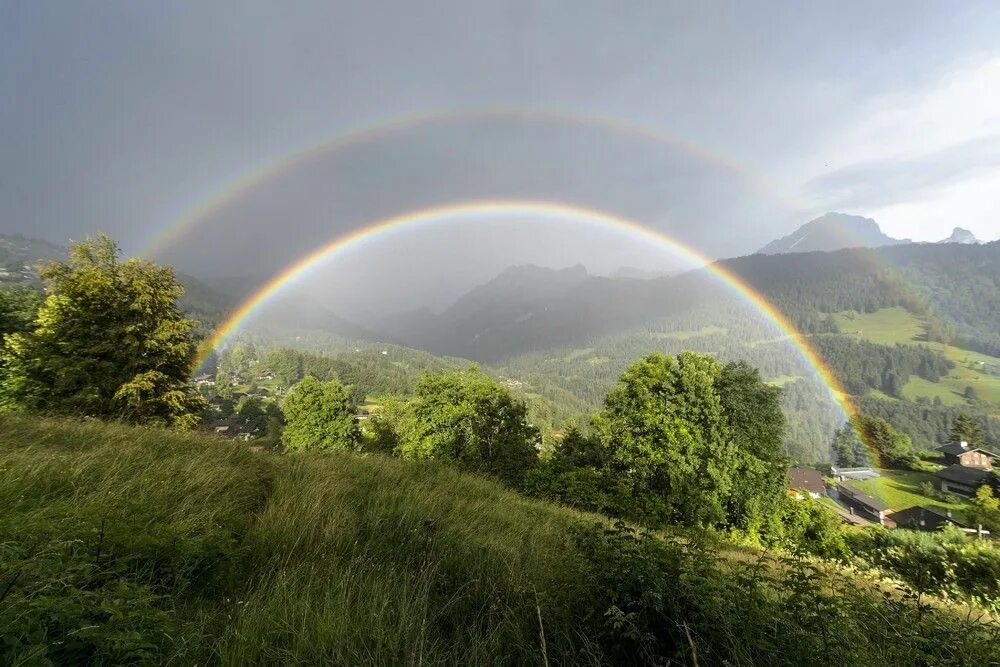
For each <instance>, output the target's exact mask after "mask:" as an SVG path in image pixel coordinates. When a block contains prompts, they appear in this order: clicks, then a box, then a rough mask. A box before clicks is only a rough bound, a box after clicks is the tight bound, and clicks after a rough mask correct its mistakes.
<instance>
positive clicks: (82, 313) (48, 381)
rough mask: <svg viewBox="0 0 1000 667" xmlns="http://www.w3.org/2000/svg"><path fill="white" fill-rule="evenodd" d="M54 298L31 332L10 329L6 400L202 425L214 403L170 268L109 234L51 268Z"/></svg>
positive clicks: (18, 406) (0, 397)
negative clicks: (135, 253) (194, 379)
mask: <svg viewBox="0 0 1000 667" xmlns="http://www.w3.org/2000/svg"><path fill="white" fill-rule="evenodd" d="M41 278H42V281H43V283H44V284H45V288H46V297H45V300H44V301H43V303H42V304H41V306H40V307H39V309H38V313H37V316H36V317H35V319H34V321H33V322H32V324H31V326H30V328H29V330H28V331H25V332H21V333H14V334H10V335H7V336H6V337H5V344H4V348H3V351H2V355H0V356H2V361H3V364H4V365H5V366H6V371H7V372H6V373H5V375H4V377H3V378H2V379H0V407H2V408H4V409H8V410H11V409H13V410H37V411H48V412H56V413H63V414H76V415H92V416H95V417H100V418H105V419H121V420H124V421H130V422H142V423H153V424H166V425H171V426H174V427H179V428H187V427H191V426H193V425H194V424H195V423H197V421H198V416H197V415H198V414H199V413H200V412H201V410H202V409H203V408H204V406H205V402H204V399H203V398H202V397H201V396H200V395H198V394H197V392H195V391H194V389H193V387H192V386H191V384H190V382H189V380H188V375H189V371H190V365H191V360H192V358H193V357H194V354H195V350H196V347H195V337H194V327H195V324H196V323H195V322H194V321H192V320H189V319H186V318H185V317H184V316H183V315H182V314H181V311H180V308H179V307H178V299H179V298H180V296H181V294H182V293H183V291H184V290H183V288H182V287H181V286H180V284H178V282H177V280H176V279H175V277H174V273H173V271H172V270H171V269H169V268H167V267H162V266H158V265H156V264H154V263H152V262H148V261H145V260H138V259H129V260H127V261H121V260H120V252H119V250H118V246H117V245H115V243H114V242H113V241H112V240H111V239H110V238H108V237H107V236H104V235H101V236H99V237H97V238H94V239H87V240H86V241H83V242H80V243H76V244H73V245H72V246H71V247H70V249H69V255H68V258H67V260H66V261H65V262H51V263H49V264H48V265H46V266H44V267H43V268H42V270H41Z"/></svg>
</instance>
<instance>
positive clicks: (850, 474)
mask: <svg viewBox="0 0 1000 667" xmlns="http://www.w3.org/2000/svg"><path fill="white" fill-rule="evenodd" d="M830 476H831V477H833V478H834V479H836V480H837V481H838V482H843V481H844V480H845V479H862V480H864V479H875V478H876V477H878V476H879V473H878V471H877V470H873V469H872V468H868V467H865V468H830Z"/></svg>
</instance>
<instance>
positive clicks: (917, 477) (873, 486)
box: [848, 470, 966, 521]
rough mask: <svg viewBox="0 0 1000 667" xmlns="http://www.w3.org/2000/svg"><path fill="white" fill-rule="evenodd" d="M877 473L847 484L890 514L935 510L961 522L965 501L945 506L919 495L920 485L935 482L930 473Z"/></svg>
mask: <svg viewBox="0 0 1000 667" xmlns="http://www.w3.org/2000/svg"><path fill="white" fill-rule="evenodd" d="M880 472H881V473H882V476H881V477H876V478H875V479H866V480H851V481H850V482H848V483H849V484H850V485H851V486H854V487H856V488H858V489H861V490H862V491H864V492H865V493H867V494H869V495H871V496H874V497H875V498H878V499H879V500H881V501H882V502H883V503H885V504H886V505H888V506H889V507H890V508H892V509H894V510H902V509H906V508H907V507H913V506H914V505H922V506H923V507H927V508H930V509H933V510H937V511H939V512H941V513H942V514H944V513H946V512H947V511H948V510H951V511H952V513H953V515H954V517H955V519H956V520H958V521H961V520H962V519H963V518H964V510H965V508H966V503H965V501H959V502H957V503H945V502H941V501H940V500H935V499H933V498H928V497H927V496H924V495H921V493H920V484H921V483H922V482H928V481H929V482H931V483H932V484H933V483H934V481H935V477H934V475H932V474H931V473H927V472H917V471H913V470H880Z"/></svg>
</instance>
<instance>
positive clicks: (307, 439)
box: [281, 375, 361, 451]
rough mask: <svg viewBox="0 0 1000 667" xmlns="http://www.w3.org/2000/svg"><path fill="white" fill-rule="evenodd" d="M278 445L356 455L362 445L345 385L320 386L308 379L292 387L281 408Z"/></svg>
mask: <svg viewBox="0 0 1000 667" xmlns="http://www.w3.org/2000/svg"><path fill="white" fill-rule="evenodd" d="M282 412H283V413H284V416H285V429H284V431H283V432H282V434H281V441H282V442H283V443H284V445H285V447H286V448H287V449H290V450H301V449H327V450H338V451H355V450H357V449H358V446H359V444H360V443H361V433H360V431H358V426H357V423H356V422H355V418H354V406H353V405H352V404H351V401H350V397H349V395H348V392H347V389H346V388H345V387H344V385H342V384H340V383H339V382H337V381H336V380H330V381H329V382H320V381H319V380H317V379H316V378H314V377H312V376H311V375H308V376H306V377H305V378H303V380H302V382H300V383H298V384H297V385H295V387H294V388H293V389H292V391H291V392H290V393H289V394H288V396H287V397H286V398H285V402H284V405H282Z"/></svg>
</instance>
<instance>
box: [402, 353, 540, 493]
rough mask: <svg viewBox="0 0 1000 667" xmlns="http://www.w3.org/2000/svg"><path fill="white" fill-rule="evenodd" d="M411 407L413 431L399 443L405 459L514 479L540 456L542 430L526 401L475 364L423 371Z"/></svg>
mask: <svg viewBox="0 0 1000 667" xmlns="http://www.w3.org/2000/svg"><path fill="white" fill-rule="evenodd" d="M412 409H413V415H414V419H415V422H416V424H415V429H414V432H413V434H412V436H411V437H409V438H407V439H405V440H403V441H402V442H401V443H400V446H399V451H400V453H401V455H402V456H404V457H406V458H415V459H438V460H442V461H450V462H453V463H456V464H458V465H459V466H460V467H462V468H464V469H466V470H470V471H474V472H483V473H487V474H490V475H494V476H496V477H499V478H500V479H501V480H503V481H505V482H507V483H510V484H517V483H519V482H520V481H521V479H522V478H523V476H524V473H525V472H526V471H527V470H528V468H530V467H531V466H532V465H533V464H534V462H535V461H536V460H537V452H536V449H535V447H536V445H537V444H538V440H539V436H538V430H537V429H536V428H535V427H534V426H532V425H531V424H529V423H528V421H527V408H526V407H525V405H524V403H522V402H521V401H518V400H515V399H514V398H513V397H512V396H511V394H510V392H509V391H508V390H507V388H506V387H503V386H502V385H500V384H498V383H497V382H495V381H494V380H493V379H492V378H490V377H489V376H487V375H486V374H485V373H483V372H482V371H480V370H479V369H478V368H476V367H470V368H469V369H467V370H465V371H458V372H452V373H441V374H436V373H427V374H425V375H424V376H423V377H422V378H421V379H420V382H418V384H417V388H416V391H415V395H414V399H413V402H412Z"/></svg>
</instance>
